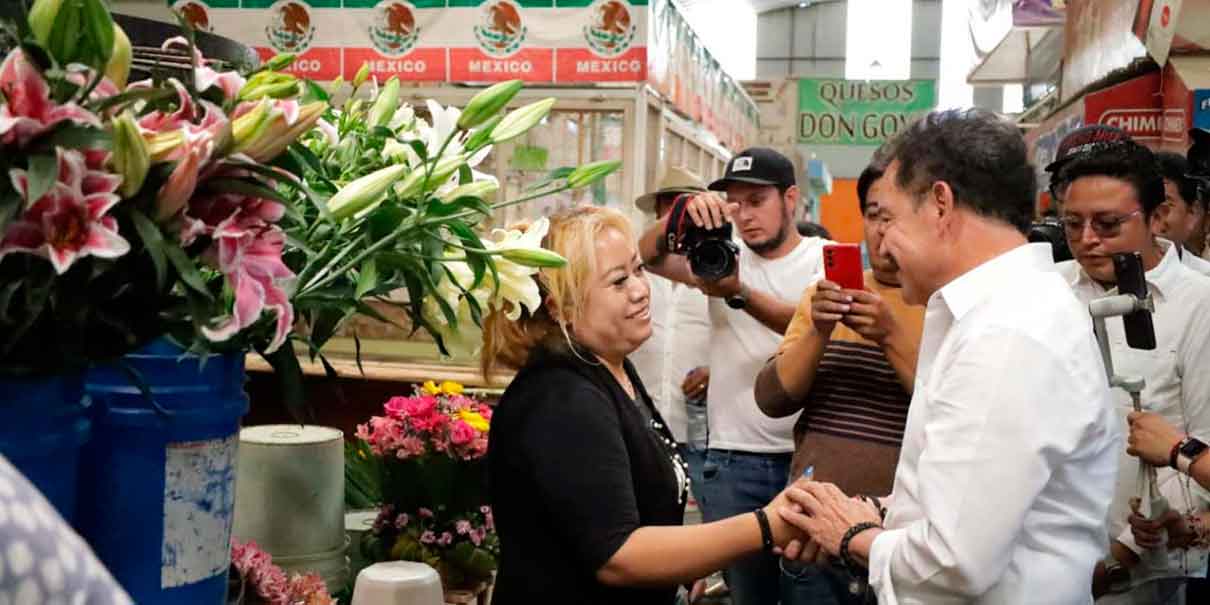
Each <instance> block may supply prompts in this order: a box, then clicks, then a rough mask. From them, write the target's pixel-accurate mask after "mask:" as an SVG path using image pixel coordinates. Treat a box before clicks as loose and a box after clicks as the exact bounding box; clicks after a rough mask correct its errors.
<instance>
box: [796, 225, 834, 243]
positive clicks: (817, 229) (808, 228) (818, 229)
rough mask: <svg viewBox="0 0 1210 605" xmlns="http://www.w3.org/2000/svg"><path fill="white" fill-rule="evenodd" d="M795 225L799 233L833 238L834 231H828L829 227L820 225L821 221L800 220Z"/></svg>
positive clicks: (806, 235) (805, 235) (804, 235)
mask: <svg viewBox="0 0 1210 605" xmlns="http://www.w3.org/2000/svg"><path fill="white" fill-rule="evenodd" d="M794 227H795V228H796V229H798V234H799V235H801V236H803V237H822V238H824V239H832V233H831V232H830V231H828V228H827V227H824V226H823V225H820V224H819V223H813V222H811V221H798V224H797V225H795V226H794Z"/></svg>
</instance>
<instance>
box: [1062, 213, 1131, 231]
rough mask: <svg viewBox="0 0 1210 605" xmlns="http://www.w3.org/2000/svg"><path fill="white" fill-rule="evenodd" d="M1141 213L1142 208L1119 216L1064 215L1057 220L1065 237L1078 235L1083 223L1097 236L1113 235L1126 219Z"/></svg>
mask: <svg viewBox="0 0 1210 605" xmlns="http://www.w3.org/2000/svg"><path fill="white" fill-rule="evenodd" d="M1142 213H1143V211H1142V210H1135V211H1134V212H1131V213H1129V214H1123V215H1121V216H1113V215H1108V214H1098V215H1095V216H1092V217H1090V218H1087V219H1085V218H1081V217H1078V216H1065V217H1063V218H1062V219H1060V220H1059V222H1061V223H1063V231H1064V232H1066V233H1067V237H1079V236H1080V234H1081V233H1084V225H1090V226H1091V227H1092V232H1093V233H1095V234H1097V237H1114V236H1116V235H1117V234H1118V233H1120V232H1121V231H1122V225H1123V224H1124V223H1125V222H1126V221H1128V220H1130V219H1132V218H1134V217H1135V216H1137V215H1140V214H1142Z"/></svg>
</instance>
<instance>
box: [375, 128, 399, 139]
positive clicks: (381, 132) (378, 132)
mask: <svg viewBox="0 0 1210 605" xmlns="http://www.w3.org/2000/svg"><path fill="white" fill-rule="evenodd" d="M370 136H375V137H382V138H384V139H393V138H395V133H394V132H393V131H392V130H391V129H390V128H387V127H386V126H375V127H373V128H371V129H370Z"/></svg>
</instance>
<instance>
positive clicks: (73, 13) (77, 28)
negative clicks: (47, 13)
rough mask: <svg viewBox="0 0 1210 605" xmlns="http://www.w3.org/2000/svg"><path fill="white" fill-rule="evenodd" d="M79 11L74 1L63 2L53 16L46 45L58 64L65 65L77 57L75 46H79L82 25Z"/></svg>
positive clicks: (80, 9)
mask: <svg viewBox="0 0 1210 605" xmlns="http://www.w3.org/2000/svg"><path fill="white" fill-rule="evenodd" d="M81 12H82V7H81V6H80V5H79V4H77V3H76V2H64V3H63V5H62V6H60V7H59V14H58V15H56V16H55V23H54V25H52V26H51V29H50V38H49V39H48V40H47V41H46V47H47V50H49V51H50V53H51V55H53V56H54V58H55V61H57V62H58V63H59V64H60V65H67V64H68V63H71V62H73V61H76V60H77V59H78V58H77V56H76V48H77V46H79V43H80V39H81V37H82V35H81V29H83V27H84V25H83V24H82V23H81V21H82V17H83V15H82V14H81Z"/></svg>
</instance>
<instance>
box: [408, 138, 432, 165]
mask: <svg viewBox="0 0 1210 605" xmlns="http://www.w3.org/2000/svg"><path fill="white" fill-rule="evenodd" d="M408 145H410V146H411V147H412V151H415V152H416V155H418V156H420V162H421V163H422V164H423V163H424V162H427V161H429V149H428V147H425V145H424V141H421V140H419V139H413V140H411V141H408Z"/></svg>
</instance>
